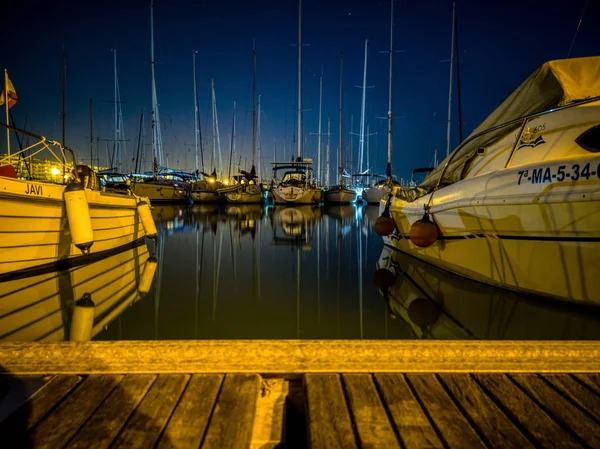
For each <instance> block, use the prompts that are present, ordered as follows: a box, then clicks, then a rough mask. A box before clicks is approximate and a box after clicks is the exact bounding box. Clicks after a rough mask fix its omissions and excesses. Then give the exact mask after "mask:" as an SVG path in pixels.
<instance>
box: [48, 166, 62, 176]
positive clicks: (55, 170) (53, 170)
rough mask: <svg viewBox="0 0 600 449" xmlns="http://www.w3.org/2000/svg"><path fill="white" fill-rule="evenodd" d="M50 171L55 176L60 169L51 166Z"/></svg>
mask: <svg viewBox="0 0 600 449" xmlns="http://www.w3.org/2000/svg"><path fill="white" fill-rule="evenodd" d="M50 173H52V174H53V175H54V176H56V175H58V174H59V173H60V171H59V170H58V168H56V167H52V170H50Z"/></svg>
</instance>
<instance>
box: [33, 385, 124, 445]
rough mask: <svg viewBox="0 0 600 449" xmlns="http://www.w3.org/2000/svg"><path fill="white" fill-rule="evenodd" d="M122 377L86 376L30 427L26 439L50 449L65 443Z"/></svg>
mask: <svg viewBox="0 0 600 449" xmlns="http://www.w3.org/2000/svg"><path fill="white" fill-rule="evenodd" d="M122 378H123V376H116V375H100V376H96V375H92V376H89V377H87V378H86V379H85V380H84V381H83V382H82V383H81V385H80V386H79V387H78V388H77V389H76V390H75V391H73V392H72V393H71V394H70V395H69V396H68V397H67V398H66V399H65V400H64V401H63V402H61V403H60V404H59V405H58V407H56V409H55V410H54V411H53V412H52V413H50V415H48V416H47V417H46V418H45V419H44V420H42V421H41V422H40V423H39V424H38V425H37V426H35V427H34V428H33V429H32V430H31V433H30V438H31V441H32V442H33V444H34V446H35V447H36V448H51V449H54V448H57V447H63V446H64V445H66V444H67V443H68V442H69V440H70V439H71V438H72V437H73V435H75V433H76V432H77V431H78V430H79V428H80V427H81V426H82V425H83V424H84V423H85V421H86V420H87V419H88V418H89V417H90V416H91V415H92V413H94V411H95V410H96V409H97V408H98V406H99V405H100V404H101V403H102V401H103V400H104V399H105V398H106V396H108V395H109V394H110V392H111V391H112V389H113V388H114V387H115V385H117V384H118V383H119V382H120V381H121V379H122Z"/></svg>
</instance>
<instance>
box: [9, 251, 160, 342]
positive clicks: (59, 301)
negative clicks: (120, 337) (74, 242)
mask: <svg viewBox="0 0 600 449" xmlns="http://www.w3.org/2000/svg"><path fill="white" fill-rule="evenodd" d="M156 266H157V261H156V259H155V258H154V257H151V256H150V253H149V252H148V248H147V246H146V245H145V244H143V243H142V244H141V245H139V246H136V247H132V248H131V249H128V250H125V251H122V252H119V253H116V254H113V255H111V256H109V257H106V258H104V259H101V260H99V261H96V262H93V263H89V264H87V265H82V266H78V267H76V268H72V269H70V270H68V271H61V272H51V273H46V274H41V275H38V276H31V277H26V278H22V279H15V280H10V281H6V282H2V283H0V341H60V340H86V339H89V338H92V337H94V336H96V335H97V334H98V333H99V332H100V331H101V330H102V329H103V328H105V327H106V326H108V325H109V324H110V323H111V322H112V321H113V320H115V318H117V317H119V315H121V313H123V311H124V310H125V309H126V308H127V307H129V306H130V305H132V304H133V303H135V302H136V301H138V300H140V299H141V298H142V297H144V295H145V294H146V293H148V291H149V290H150V288H151V285H152V281H153V278H154V274H155V271H156ZM90 299H91V301H92V302H93V304H92V303H91V302H90ZM90 305H91V306H92V307H89V306H90ZM94 306H95V307H94Z"/></svg>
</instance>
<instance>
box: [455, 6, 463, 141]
mask: <svg viewBox="0 0 600 449" xmlns="http://www.w3.org/2000/svg"><path fill="white" fill-rule="evenodd" d="M454 48H455V53H456V100H457V102H458V143H459V144H460V143H462V141H463V126H462V101H461V99H460V52H459V51H458V17H457V15H456V10H455V13H454Z"/></svg>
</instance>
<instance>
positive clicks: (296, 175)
mask: <svg viewBox="0 0 600 449" xmlns="http://www.w3.org/2000/svg"><path fill="white" fill-rule="evenodd" d="M281 183H282V184H286V185H290V186H293V185H304V184H306V173H304V172H298V171H296V172H293V171H288V172H286V173H285V175H284V176H283V179H282V180H281Z"/></svg>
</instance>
